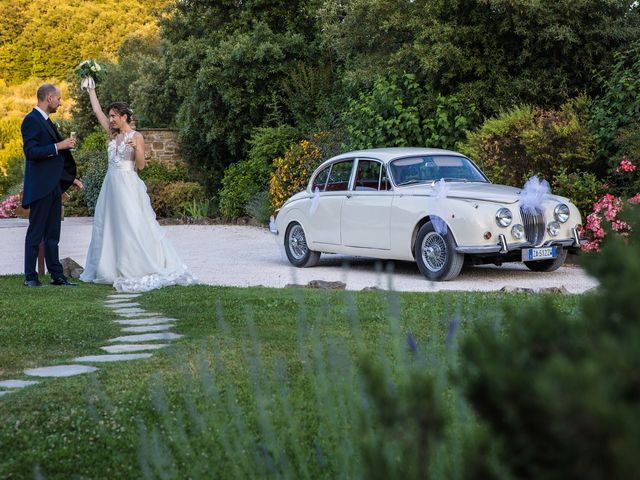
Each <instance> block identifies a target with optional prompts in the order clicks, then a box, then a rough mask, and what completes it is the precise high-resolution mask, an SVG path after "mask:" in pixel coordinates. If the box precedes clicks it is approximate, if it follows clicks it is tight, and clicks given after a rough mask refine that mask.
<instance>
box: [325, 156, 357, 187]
mask: <svg viewBox="0 0 640 480" xmlns="http://www.w3.org/2000/svg"><path fill="white" fill-rule="evenodd" d="M352 168H353V160H346V161H342V162H336V163H334V164H332V165H331V170H330V172H329V180H328V182H327V186H326V187H325V191H326V192H336V191H341V190H347V189H348V188H349V178H350V177H351V170H352Z"/></svg>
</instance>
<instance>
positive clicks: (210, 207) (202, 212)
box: [180, 198, 218, 219]
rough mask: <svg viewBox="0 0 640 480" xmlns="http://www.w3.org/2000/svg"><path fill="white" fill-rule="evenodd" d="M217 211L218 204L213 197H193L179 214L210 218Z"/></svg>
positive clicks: (189, 216) (188, 216)
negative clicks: (201, 198)
mask: <svg viewBox="0 0 640 480" xmlns="http://www.w3.org/2000/svg"><path fill="white" fill-rule="evenodd" d="M217 213H218V204H217V202H216V199H215V198H211V199H205V200H198V199H196V198H194V199H193V200H192V201H191V203H190V204H188V205H187V206H186V207H184V209H183V210H182V211H181V212H180V215H181V216H183V217H187V218H193V219H201V218H212V217H214V216H216V214H217Z"/></svg>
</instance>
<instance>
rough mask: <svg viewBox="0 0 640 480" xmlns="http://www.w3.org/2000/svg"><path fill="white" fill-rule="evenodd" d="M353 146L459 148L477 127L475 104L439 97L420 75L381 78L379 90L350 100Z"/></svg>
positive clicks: (348, 120) (347, 119)
mask: <svg viewBox="0 0 640 480" xmlns="http://www.w3.org/2000/svg"><path fill="white" fill-rule="evenodd" d="M342 120H343V122H344V125H345V127H346V130H347V132H348V133H349V135H350V136H351V140H350V142H349V145H348V148H350V149H360V148H373V147H412V146H430V147H438V148H453V147H454V145H455V144H456V142H458V141H460V140H462V139H463V138H464V132H465V130H466V129H468V128H470V127H472V126H473V125H475V122H476V121H477V115H476V112H475V106H474V105H468V104H463V103H461V102H459V101H458V99H457V98H456V97H455V96H449V97H447V96H443V95H440V94H438V95H435V94H434V93H433V92H432V91H431V90H430V89H429V88H427V87H425V86H422V85H421V84H420V83H419V82H418V81H417V80H416V78H415V76H414V75H410V74H405V75H403V76H402V77H398V76H395V75H392V76H391V77H389V78H386V77H378V78H377V79H376V80H375V82H374V85H373V88H372V89H371V90H370V91H368V92H360V94H359V96H358V99H357V100H356V99H352V100H350V101H349V104H348V108H347V110H346V111H345V112H344V114H343V115H342Z"/></svg>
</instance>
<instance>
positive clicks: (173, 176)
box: [138, 162, 188, 183]
mask: <svg viewBox="0 0 640 480" xmlns="http://www.w3.org/2000/svg"><path fill="white" fill-rule="evenodd" d="M138 175H139V176H140V178H141V179H142V180H144V181H145V182H147V181H148V180H160V181H162V182H164V183H170V182H186V181H187V180H188V171H187V168H186V167H185V166H183V165H175V166H170V165H165V164H164V163H161V162H147V164H146V165H145V167H144V168H143V169H142V170H140V171H139V172H138Z"/></svg>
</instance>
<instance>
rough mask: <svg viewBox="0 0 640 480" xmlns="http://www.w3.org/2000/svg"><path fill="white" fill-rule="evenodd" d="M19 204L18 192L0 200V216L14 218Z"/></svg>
mask: <svg viewBox="0 0 640 480" xmlns="http://www.w3.org/2000/svg"><path fill="white" fill-rule="evenodd" d="M18 205H20V194H16V195H11V196H9V197H7V198H5V199H4V200H3V201H2V202H0V218H14V217H15V216H16V208H18Z"/></svg>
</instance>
